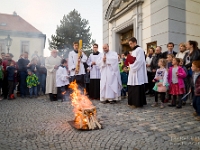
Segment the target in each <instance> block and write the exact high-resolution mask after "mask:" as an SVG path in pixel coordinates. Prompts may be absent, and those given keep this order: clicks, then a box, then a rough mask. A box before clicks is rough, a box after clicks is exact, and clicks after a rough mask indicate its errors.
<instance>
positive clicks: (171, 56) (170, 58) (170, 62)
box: [166, 54, 174, 69]
mask: <svg viewBox="0 0 200 150" xmlns="http://www.w3.org/2000/svg"><path fill="white" fill-rule="evenodd" d="M173 58H174V55H173V54H168V55H167V67H166V68H167V69H169V68H170V67H172V60H173Z"/></svg>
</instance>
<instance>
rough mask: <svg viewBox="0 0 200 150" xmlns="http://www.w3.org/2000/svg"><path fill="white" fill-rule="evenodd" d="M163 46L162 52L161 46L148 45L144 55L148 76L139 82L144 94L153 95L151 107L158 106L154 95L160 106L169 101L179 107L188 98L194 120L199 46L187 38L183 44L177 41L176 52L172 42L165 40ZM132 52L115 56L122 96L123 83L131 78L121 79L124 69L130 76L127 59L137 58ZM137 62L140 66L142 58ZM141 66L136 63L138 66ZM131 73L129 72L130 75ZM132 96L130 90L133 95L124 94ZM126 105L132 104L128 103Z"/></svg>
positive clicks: (198, 112)
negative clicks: (166, 42)
mask: <svg viewBox="0 0 200 150" xmlns="http://www.w3.org/2000/svg"><path fill="white" fill-rule="evenodd" d="M129 44H130V41H129ZM166 49H167V51H166V50H165V52H163V53H162V47H161V46H157V47H156V48H155V49H154V48H153V47H151V48H149V49H148V52H147V54H146V55H145V61H146V71H147V72H146V74H147V78H148V82H146V81H145V82H142V84H144V85H145V94H146V95H150V96H153V97H155V102H154V103H153V104H152V105H151V106H152V107H158V106H159V103H158V102H159V101H158V98H160V108H161V109H163V108H164V107H166V104H164V103H169V104H168V106H169V107H176V108H177V109H180V108H182V106H183V105H186V102H187V101H189V103H190V105H192V106H193V107H194V109H195V112H194V113H193V115H194V116H197V120H199V121H200V117H199V116H200V101H199V94H200V93H199V92H200V85H199V81H200V49H199V48H198V43H197V42H196V41H191V40H190V41H188V42H187V43H180V44H179V51H178V53H177V52H176V51H175V50H174V43H172V42H169V43H168V44H167V47H166ZM133 52H134V50H133ZM133 52H131V53H130V54H127V53H125V54H121V55H119V68H120V72H121V79H122V82H123V83H122V84H123V89H122V96H124V91H128V90H127V88H126V87H127V85H126V84H125V83H126V82H127V81H128V80H131V79H129V78H127V77H126V80H125V79H124V78H125V77H124V76H125V75H126V76H127V74H128V71H127V70H129V75H128V76H130V71H131V67H132V64H131V65H130V64H129V65H127V60H128V58H129V57H130V55H131V56H135V57H136V60H137V58H138V57H139V59H140V56H138V55H137V54H136V55H135V54H133ZM134 63H135V62H134ZM134 63H133V64H134ZM140 63H141V65H142V61H140ZM135 65H136V64H135ZM141 65H139V66H140V67H141ZM137 70H138V69H136V68H135V69H134V71H135V72H134V73H136V72H137ZM134 73H131V74H132V75H133V74H134ZM140 76H142V74H138V76H137V78H138V79H136V81H138V80H139V78H141V79H142V77H140ZM124 81H125V82H124ZM142 84H141V85H142ZM130 85H132V84H129V86H128V89H129V87H130ZM136 85H137V84H136ZM139 85H140V84H139ZM124 87H125V88H124ZM133 91H136V90H135V89H134V90H131V89H130V92H129V93H130V94H132V93H131V92H133ZM138 92H139V91H138ZM143 94H144V92H143ZM135 95H138V94H136V93H134V95H133V96H129V95H128V97H131V99H134V98H135V99H137V98H136V97H135ZM158 95H160V97H158ZM141 97H142V94H141V95H140V98H141ZM129 99H130V98H128V100H129ZM131 99H130V101H131ZM141 99H143V98H141ZM128 102H129V101H128ZM143 104H146V102H145V101H144V102H143ZM129 105H132V103H129ZM133 105H134V107H135V106H136V107H141V106H142V105H138V104H133Z"/></svg>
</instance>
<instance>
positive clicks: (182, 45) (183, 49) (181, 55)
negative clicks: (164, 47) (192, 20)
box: [176, 43, 188, 59]
mask: <svg viewBox="0 0 200 150" xmlns="http://www.w3.org/2000/svg"><path fill="white" fill-rule="evenodd" d="M187 52H188V50H187V48H186V45H185V43H180V44H179V53H177V54H176V58H181V59H183V58H184V56H185V54H186V53H187Z"/></svg>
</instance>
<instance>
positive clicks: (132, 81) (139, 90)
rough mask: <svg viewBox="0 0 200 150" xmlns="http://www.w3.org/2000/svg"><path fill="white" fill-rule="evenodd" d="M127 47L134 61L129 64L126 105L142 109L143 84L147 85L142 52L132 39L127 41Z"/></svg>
mask: <svg viewBox="0 0 200 150" xmlns="http://www.w3.org/2000/svg"><path fill="white" fill-rule="evenodd" d="M129 46H130V47H131V49H132V52H131V56H132V57H135V58H136V59H135V61H134V62H133V63H132V64H129V67H130V70H129V76H128V105H129V106H131V107H134V108H135V107H143V105H146V104H147V102H146V96H145V85H144V84H145V83H148V80H147V70H146V62H145V55H144V50H143V49H142V48H141V47H139V46H138V45H137V40H136V38H134V37H132V38H131V39H130V40H129Z"/></svg>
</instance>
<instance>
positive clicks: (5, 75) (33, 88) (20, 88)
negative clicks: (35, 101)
mask: <svg viewBox="0 0 200 150" xmlns="http://www.w3.org/2000/svg"><path fill="white" fill-rule="evenodd" d="M0 63H1V67H0V91H1V95H2V98H1V100H2V99H8V100H12V99H15V98H16V95H20V96H21V98H25V97H27V96H29V97H30V98H32V97H37V96H39V95H44V94H45V91H46V90H45V88H46V68H45V67H44V66H45V63H44V57H43V56H40V57H39V56H38V55H36V54H35V55H33V56H32V58H31V61H29V60H28V52H24V53H23V54H22V55H21V56H20V58H19V60H18V61H17V62H15V61H14V60H13V55H12V54H11V53H7V54H5V53H1V59H0Z"/></svg>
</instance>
